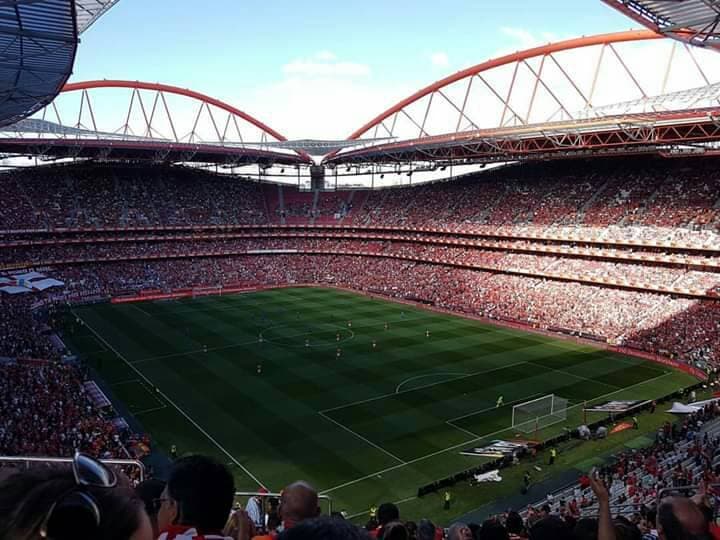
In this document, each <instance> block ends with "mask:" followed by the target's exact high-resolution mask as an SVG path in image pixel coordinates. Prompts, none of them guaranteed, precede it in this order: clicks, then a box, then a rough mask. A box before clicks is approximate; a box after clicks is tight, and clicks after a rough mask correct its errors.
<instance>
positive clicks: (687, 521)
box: [657, 497, 711, 540]
mask: <svg viewBox="0 0 720 540" xmlns="http://www.w3.org/2000/svg"><path fill="white" fill-rule="evenodd" d="M657 531H658V535H659V538H660V540H710V538H711V536H710V530H709V524H708V522H707V520H706V519H705V516H704V515H703V513H702V511H701V510H700V508H698V506H697V505H696V504H695V503H693V502H692V501H691V500H690V499H687V498H685V497H669V498H666V499H663V500H662V502H661V503H660V506H659V507H658V512H657Z"/></svg>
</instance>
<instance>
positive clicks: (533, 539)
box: [530, 516, 572, 540]
mask: <svg viewBox="0 0 720 540" xmlns="http://www.w3.org/2000/svg"><path fill="white" fill-rule="evenodd" d="M571 538H572V535H571V533H570V529H569V528H568V526H567V525H565V522H564V521H563V520H562V519H560V518H559V517H557V516H549V517H546V518H542V519H541V520H540V521H538V522H537V523H535V525H533V527H532V529H530V540H570V539H571Z"/></svg>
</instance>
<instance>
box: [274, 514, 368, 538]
mask: <svg viewBox="0 0 720 540" xmlns="http://www.w3.org/2000/svg"><path fill="white" fill-rule="evenodd" d="M368 538H369V537H368V534H367V532H365V531H364V530H362V529H360V528H358V527H356V526H355V525H353V524H352V523H350V522H349V521H347V520H340V519H333V518H331V517H327V516H323V517H319V518H315V519H306V520H303V521H301V522H300V523H298V524H297V525H295V526H294V527H292V528H290V529H286V530H285V531H283V532H282V534H280V536H279V537H278V540H368Z"/></svg>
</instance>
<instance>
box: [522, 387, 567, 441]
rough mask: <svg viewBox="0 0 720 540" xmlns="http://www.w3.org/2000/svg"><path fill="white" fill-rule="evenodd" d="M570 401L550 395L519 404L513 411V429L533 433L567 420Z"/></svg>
mask: <svg viewBox="0 0 720 540" xmlns="http://www.w3.org/2000/svg"><path fill="white" fill-rule="evenodd" d="M567 405H568V400H567V399H565V398H561V397H560V396H556V395H555V394H548V395H547V396H543V397H540V398H537V399H533V400H530V401H525V402H524V403H518V404H517V405H515V406H513V409H512V427H513V429H516V430H518V431H521V432H523V433H532V432H534V431H537V430H539V429H542V428H544V427H547V426H551V425H552V424H557V423H558V422H562V421H563V420H565V419H567V408H568V407H567Z"/></svg>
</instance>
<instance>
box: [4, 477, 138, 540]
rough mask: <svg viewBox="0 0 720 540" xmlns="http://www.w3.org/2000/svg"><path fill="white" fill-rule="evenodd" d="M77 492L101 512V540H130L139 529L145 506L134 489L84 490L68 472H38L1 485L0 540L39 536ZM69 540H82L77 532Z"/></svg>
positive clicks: (99, 535)
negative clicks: (65, 498) (64, 500)
mask: <svg viewBox="0 0 720 540" xmlns="http://www.w3.org/2000/svg"><path fill="white" fill-rule="evenodd" d="M75 488H77V489H78V490H79V491H81V492H83V493H86V494H88V495H90V496H91V497H92V498H93V499H94V500H95V503H96V504H97V506H98V509H99V510H100V528H99V530H98V531H96V532H97V537H98V538H102V539H103V540H127V539H128V538H130V537H131V536H132V535H133V533H134V532H135V531H136V530H137V529H138V528H140V525H141V521H140V519H141V518H140V512H141V511H142V508H143V504H142V501H141V500H140V498H139V497H138V496H137V495H136V494H135V492H134V491H133V490H132V489H130V488H126V487H114V488H94V487H82V488H81V487H78V486H77V484H76V482H75V477H74V475H73V473H72V472H71V471H70V470H69V469H68V468H61V469H35V470H29V471H22V472H17V473H15V474H12V475H10V476H8V477H7V478H5V480H4V481H2V482H0V538H3V539H20V538H28V537H33V536H35V535H37V533H39V530H38V529H39V527H40V526H41V525H42V523H43V521H44V519H45V517H46V516H47V514H48V512H49V511H50V508H51V507H52V505H53V504H54V503H55V502H57V501H58V499H60V498H61V497H63V495H65V494H67V493H69V492H72V490H73V489H75ZM68 538H75V539H78V538H80V536H78V531H77V530H71V531H68Z"/></svg>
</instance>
